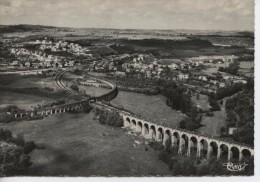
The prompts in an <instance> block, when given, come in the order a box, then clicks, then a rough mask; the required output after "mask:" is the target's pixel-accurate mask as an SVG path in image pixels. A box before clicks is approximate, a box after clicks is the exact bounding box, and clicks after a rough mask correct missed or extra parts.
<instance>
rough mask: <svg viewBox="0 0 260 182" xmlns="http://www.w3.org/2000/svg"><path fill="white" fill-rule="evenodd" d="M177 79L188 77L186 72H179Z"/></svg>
mask: <svg viewBox="0 0 260 182" xmlns="http://www.w3.org/2000/svg"><path fill="white" fill-rule="evenodd" d="M178 79H179V80H187V79H189V74H187V73H179V75H178Z"/></svg>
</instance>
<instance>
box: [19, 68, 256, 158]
mask: <svg viewBox="0 0 260 182" xmlns="http://www.w3.org/2000/svg"><path fill="white" fill-rule="evenodd" d="M62 74H63V73H62ZM61 76H62V75H58V78H59V79H60V78H61ZM90 77H93V78H95V79H99V80H100V81H102V82H103V83H105V84H108V85H109V86H110V87H111V88H112V89H111V91H110V92H108V93H107V94H104V95H102V96H99V97H91V98H85V99H83V100H81V101H79V102H75V103H71V104H65V105H60V106H56V107H52V108H43V109H39V110H36V111H29V112H26V113H16V114H15V118H23V117H25V116H26V115H30V116H34V115H42V116H43V115H50V114H56V113H62V112H66V111H74V110H78V109H82V108H83V105H84V104H91V105H93V106H94V107H101V108H105V109H109V110H114V111H117V112H118V113H119V114H120V115H121V116H122V117H123V121H124V122H123V126H124V127H125V128H130V129H131V130H133V131H134V132H136V133H140V135H141V136H143V137H145V138H147V139H150V140H154V141H157V142H161V143H162V144H163V145H166V143H167V142H169V143H170V145H171V146H172V147H175V148H176V149H177V150H178V153H179V154H186V155H188V156H189V155H191V154H195V155H196V156H197V157H199V158H201V157H204V158H207V159H209V158H212V157H215V158H216V159H218V160H219V159H225V160H228V161H230V160H233V159H237V160H239V161H241V160H242V159H243V157H247V156H253V155H254V149H253V148H252V147H250V146H247V145H244V144H241V143H235V142H233V141H227V140H224V139H222V138H217V137H212V136H208V135H205V134H202V133H195V132H192V131H188V130H183V129H180V128H174V127H168V126H163V125H161V124H157V123H153V122H150V121H147V120H145V119H143V118H140V117H139V116H135V115H133V114H131V113H129V112H126V111H123V110H120V109H117V108H114V107H112V106H108V105H106V104H104V103H102V101H110V100H112V99H114V98H115V97H116V96H117V94H118V89H117V86H116V84H114V83H113V82H111V81H109V80H105V79H103V78H102V79H101V78H98V77H94V76H92V75H91V76H90ZM59 84H60V85H61V87H62V86H63V85H62V83H59ZM65 90H67V91H68V92H70V93H71V92H72V91H71V90H68V88H66V89H65ZM74 94H75V95H78V93H74ZM78 96H79V95H78Z"/></svg>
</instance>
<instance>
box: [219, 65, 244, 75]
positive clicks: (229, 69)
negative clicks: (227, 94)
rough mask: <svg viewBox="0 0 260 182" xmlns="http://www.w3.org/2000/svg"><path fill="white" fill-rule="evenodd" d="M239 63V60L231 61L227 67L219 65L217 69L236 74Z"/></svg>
mask: <svg viewBox="0 0 260 182" xmlns="http://www.w3.org/2000/svg"><path fill="white" fill-rule="evenodd" d="M239 65H240V64H239V62H232V63H230V64H229V66H228V67H227V68H224V67H219V69H218V70H219V71H221V72H227V73H230V74H232V75H236V74H237V72H238V70H239Z"/></svg>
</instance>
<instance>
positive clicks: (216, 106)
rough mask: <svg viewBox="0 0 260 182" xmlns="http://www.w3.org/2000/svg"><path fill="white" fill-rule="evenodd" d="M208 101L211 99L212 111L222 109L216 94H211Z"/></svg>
mask: <svg viewBox="0 0 260 182" xmlns="http://www.w3.org/2000/svg"><path fill="white" fill-rule="evenodd" d="M208 101H209V105H210V106H211V108H210V111H220V110H221V109H220V106H219V104H218V102H217V99H216V98H215V96H209V97H208Z"/></svg>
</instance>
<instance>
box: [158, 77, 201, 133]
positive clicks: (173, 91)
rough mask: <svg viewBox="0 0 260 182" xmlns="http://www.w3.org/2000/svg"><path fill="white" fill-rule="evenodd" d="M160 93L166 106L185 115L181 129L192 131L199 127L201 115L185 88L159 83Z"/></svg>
mask: <svg viewBox="0 0 260 182" xmlns="http://www.w3.org/2000/svg"><path fill="white" fill-rule="evenodd" d="M162 84H163V85H162ZM160 92H161V93H162V94H163V95H164V96H165V97H166V98H167V100H166V104H167V106H170V107H171V108H172V109H175V110H179V111H181V112H182V113H184V114H186V115H187V117H186V118H185V119H183V120H182V121H181V122H180V127H181V128H183V129H187V130H192V131H194V130H195V129H197V128H199V127H200V126H201V120H202V114H201V112H200V111H199V110H198V108H197V107H196V106H195V105H194V103H193V102H192V101H191V93H190V92H188V91H187V89H186V88H185V87H182V86H177V85H176V84H172V83H170V82H164V83H161V87H160Z"/></svg>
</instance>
